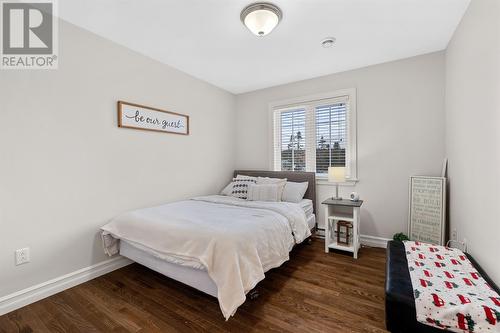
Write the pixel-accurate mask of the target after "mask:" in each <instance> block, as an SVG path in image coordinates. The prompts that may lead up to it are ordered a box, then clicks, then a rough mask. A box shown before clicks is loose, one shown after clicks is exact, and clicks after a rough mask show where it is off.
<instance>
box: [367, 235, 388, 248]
mask: <svg viewBox="0 0 500 333" xmlns="http://www.w3.org/2000/svg"><path fill="white" fill-rule="evenodd" d="M360 238H361V244H363V245H366V246H371V247H381V248H384V249H385V248H386V247H387V242H388V241H390V239H388V238H382V237H375V236H368V235H360Z"/></svg>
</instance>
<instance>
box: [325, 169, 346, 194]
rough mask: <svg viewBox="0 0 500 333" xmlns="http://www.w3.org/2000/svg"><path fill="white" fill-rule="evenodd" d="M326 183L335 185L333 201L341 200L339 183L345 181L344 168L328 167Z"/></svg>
mask: <svg viewBox="0 0 500 333" xmlns="http://www.w3.org/2000/svg"><path fill="white" fill-rule="evenodd" d="M328 181H329V182H330V183H335V197H333V198H332V199H333V200H342V198H341V197H339V183H342V182H344V181H345V167H329V168H328Z"/></svg>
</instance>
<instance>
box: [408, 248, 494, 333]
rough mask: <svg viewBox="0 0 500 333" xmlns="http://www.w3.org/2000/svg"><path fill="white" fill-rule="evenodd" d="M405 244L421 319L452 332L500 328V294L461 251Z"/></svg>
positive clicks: (418, 316)
mask: <svg viewBox="0 0 500 333" xmlns="http://www.w3.org/2000/svg"><path fill="white" fill-rule="evenodd" d="M404 244H405V249H406V258H407V259H408V269H409V270H410V277H411V282H412V285H413V292H414V296H415V308H416V310H417V320H418V321H419V322H421V323H423V324H426V325H430V326H434V327H438V328H441V329H446V330H448V331H451V332H490V333H492V332H500V323H499V322H500V296H499V295H498V294H497V293H496V292H495V291H494V290H493V289H492V288H491V286H490V285H488V283H487V282H486V281H485V280H484V279H483V278H482V277H481V275H480V274H479V273H478V272H477V270H476V269H475V268H474V266H473V265H472V263H471V262H470V261H469V259H468V258H467V256H465V254H464V253H463V252H462V251H460V250H458V249H452V248H448V247H444V246H437V245H432V244H426V243H420V242H410V241H407V242H404Z"/></svg>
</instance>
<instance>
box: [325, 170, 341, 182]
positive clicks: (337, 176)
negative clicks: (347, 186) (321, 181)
mask: <svg viewBox="0 0 500 333" xmlns="http://www.w3.org/2000/svg"><path fill="white" fill-rule="evenodd" d="M328 181H329V182H332V183H340V182H343V181H345V167H329V168H328Z"/></svg>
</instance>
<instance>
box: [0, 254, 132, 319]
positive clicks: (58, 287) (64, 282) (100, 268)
mask: <svg viewBox="0 0 500 333" xmlns="http://www.w3.org/2000/svg"><path fill="white" fill-rule="evenodd" d="M131 263H132V261H131V260H129V259H127V258H124V257H120V256H118V257H116V258H112V259H109V260H106V261H103V262H100V263H98V264H95V265H92V266H89V267H85V268H82V269H79V270H77V271H75V272H72V273H69V274H66V275H63V276H59V277H56V278H54V279H52V280H49V281H46V282H43V283H40V284H37V285H35V286H32V287H29V288H26V289H23V290H20V291H17V292H15V293H12V294H10V295H7V296H4V297H0V316H1V315H4V314H6V313H8V312H11V311H14V310H16V309H19V308H21V307H23V306H26V305H28V304H31V303H34V302H36V301H39V300H41V299H43V298H46V297H49V296H51V295H54V294H57V293H58V292H61V291H63V290H66V289H69V288H71V287H74V286H76V285H79V284H81V283H84V282H87V281H89V280H92V279H94V278H96V277H98V276H101V275H104V274H106V273H109V272H112V271H114V270H116V269H119V268H122V267H124V266H127V265H129V264H131Z"/></svg>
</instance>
